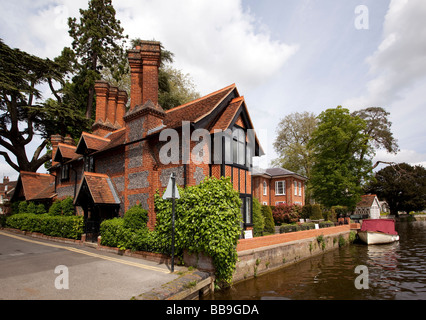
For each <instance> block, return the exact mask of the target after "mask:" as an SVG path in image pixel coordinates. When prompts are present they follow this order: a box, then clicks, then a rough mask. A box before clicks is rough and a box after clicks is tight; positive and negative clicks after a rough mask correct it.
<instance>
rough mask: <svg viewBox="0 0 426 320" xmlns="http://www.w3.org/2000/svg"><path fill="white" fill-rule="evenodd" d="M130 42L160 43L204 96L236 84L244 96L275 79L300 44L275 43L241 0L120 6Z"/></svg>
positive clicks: (125, 4)
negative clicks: (173, 55) (246, 92)
mask: <svg viewBox="0 0 426 320" xmlns="http://www.w3.org/2000/svg"><path fill="white" fill-rule="evenodd" d="M116 8H117V10H118V15H119V18H120V19H121V21H122V23H123V27H124V28H125V30H126V32H127V33H128V34H129V36H130V38H136V37H140V38H142V39H152V38H155V39H156V40H159V41H162V43H163V45H164V46H165V47H166V48H167V49H168V50H170V51H172V52H173V53H175V60H176V65H177V66H178V68H180V69H182V70H184V72H188V73H190V74H191V76H192V77H193V78H194V82H195V83H196V84H197V87H198V89H199V90H200V91H201V93H203V94H204V93H209V92H211V91H214V90H217V89H219V88H222V87H224V86H226V85H229V84H231V83H234V82H235V83H236V84H237V86H238V87H239V88H240V90H241V91H242V92H244V91H245V90H248V89H251V88H253V87H254V86H256V85H259V84H262V83H263V82H265V81H267V80H268V79H269V78H271V77H273V76H274V75H276V74H277V73H278V72H279V71H280V69H281V68H282V66H283V65H284V63H285V62H286V61H287V60H288V59H289V58H290V57H291V56H292V55H293V54H294V53H295V52H296V51H297V45H288V44H285V43H283V42H280V41H276V40H272V39H271V36H270V33H269V32H268V31H267V28H266V27H265V26H263V25H261V26H259V22H258V20H257V19H256V17H255V16H254V15H253V14H251V13H250V12H246V11H244V10H243V7H242V4H241V1H240V0H233V1H229V0H221V1H191V0H183V1H167V3H165V1H126V2H117V3H116Z"/></svg>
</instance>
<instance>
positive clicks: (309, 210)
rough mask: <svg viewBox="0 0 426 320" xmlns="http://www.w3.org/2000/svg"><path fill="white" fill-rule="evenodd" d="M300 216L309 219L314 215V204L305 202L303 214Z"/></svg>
mask: <svg viewBox="0 0 426 320" xmlns="http://www.w3.org/2000/svg"><path fill="white" fill-rule="evenodd" d="M300 216H301V218H302V219H309V218H310V217H311V216H312V205H311V204H305V205H304V206H303V208H302V214H301V215H300Z"/></svg>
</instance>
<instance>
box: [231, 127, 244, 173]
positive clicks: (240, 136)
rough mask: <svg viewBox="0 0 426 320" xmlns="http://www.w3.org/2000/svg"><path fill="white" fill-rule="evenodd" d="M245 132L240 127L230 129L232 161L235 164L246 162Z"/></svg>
mask: <svg viewBox="0 0 426 320" xmlns="http://www.w3.org/2000/svg"><path fill="white" fill-rule="evenodd" d="M245 137H246V135H245V132H244V130H243V129H241V128H238V127H236V128H234V130H233V131H232V138H233V144H232V154H233V161H234V163H236V164H239V165H245V164H246V142H245Z"/></svg>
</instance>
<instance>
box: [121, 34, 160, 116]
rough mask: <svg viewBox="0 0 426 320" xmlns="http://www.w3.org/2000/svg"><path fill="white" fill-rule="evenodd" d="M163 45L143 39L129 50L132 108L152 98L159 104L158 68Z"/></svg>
mask: <svg viewBox="0 0 426 320" xmlns="http://www.w3.org/2000/svg"><path fill="white" fill-rule="evenodd" d="M160 58H161V46H160V42H158V41H141V43H140V46H137V47H136V48H135V49H133V50H129V51H128V59H129V65H130V75H131V89H130V90H131V93H130V110H132V109H134V108H135V107H136V106H138V105H143V104H145V103H146V102H147V101H148V100H151V101H152V103H153V104H154V105H157V104H158V68H159V67H160Z"/></svg>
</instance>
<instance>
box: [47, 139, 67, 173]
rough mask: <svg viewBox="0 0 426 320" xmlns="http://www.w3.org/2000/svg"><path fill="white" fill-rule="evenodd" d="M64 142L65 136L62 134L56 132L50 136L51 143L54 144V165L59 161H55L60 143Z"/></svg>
mask: <svg viewBox="0 0 426 320" xmlns="http://www.w3.org/2000/svg"><path fill="white" fill-rule="evenodd" d="M61 142H64V138H63V137H62V136H61V135H60V134H54V135H52V136H51V137H50V143H51V144H52V166H54V165H55V164H57V163H58V162H56V161H53V158H54V157H55V153H56V150H57V149H58V144H59V143H61Z"/></svg>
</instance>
